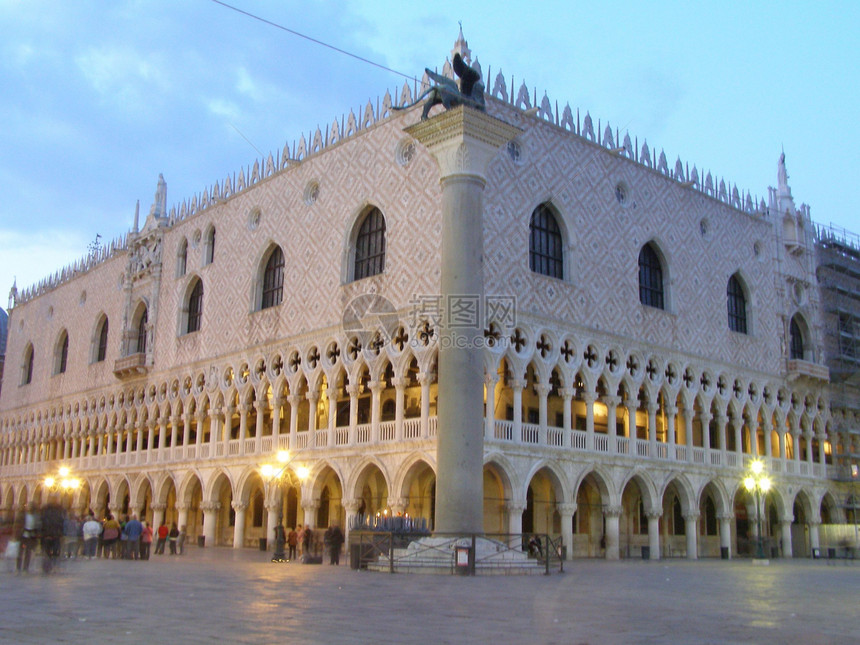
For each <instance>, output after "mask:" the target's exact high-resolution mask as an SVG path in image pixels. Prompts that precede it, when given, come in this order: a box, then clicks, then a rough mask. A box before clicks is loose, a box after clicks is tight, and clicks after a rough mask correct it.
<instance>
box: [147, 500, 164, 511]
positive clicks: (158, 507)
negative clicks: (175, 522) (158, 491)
mask: <svg viewBox="0 0 860 645" xmlns="http://www.w3.org/2000/svg"><path fill="white" fill-rule="evenodd" d="M149 508H151V509H152V510H153V511H163V510H164V509H166V508H167V504H164V503H159V502H156V503H155V504H150V505H149Z"/></svg>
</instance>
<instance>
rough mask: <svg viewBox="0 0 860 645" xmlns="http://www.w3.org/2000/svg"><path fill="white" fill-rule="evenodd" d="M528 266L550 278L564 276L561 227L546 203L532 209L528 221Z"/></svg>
mask: <svg viewBox="0 0 860 645" xmlns="http://www.w3.org/2000/svg"><path fill="white" fill-rule="evenodd" d="M529 268H530V269H531V270H532V271H534V272H535V273H540V274H541V275H546V276H549V277H551V278H559V279H562V278H564V246H563V244H562V237H561V229H559V227H558V222H557V221H556V218H555V215H554V214H553V212H552V211H551V210H550V209H549V207H548V206H547V205H546V204H541V205H540V206H538V207H537V208H536V209H535V210H534V212H533V213H532V219H531V222H530V223H529Z"/></svg>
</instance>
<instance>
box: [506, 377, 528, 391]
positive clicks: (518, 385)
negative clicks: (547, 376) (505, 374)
mask: <svg viewBox="0 0 860 645" xmlns="http://www.w3.org/2000/svg"><path fill="white" fill-rule="evenodd" d="M510 384H511V389H512V390H520V391H522V389H523V388H524V387H525V386H526V382H525V381H523V380H520V379H511V381H510Z"/></svg>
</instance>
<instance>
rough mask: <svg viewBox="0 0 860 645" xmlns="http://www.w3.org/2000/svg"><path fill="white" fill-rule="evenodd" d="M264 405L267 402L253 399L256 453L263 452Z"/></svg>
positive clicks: (265, 405)
mask: <svg viewBox="0 0 860 645" xmlns="http://www.w3.org/2000/svg"><path fill="white" fill-rule="evenodd" d="M266 407H267V403H266V401H265V400H261V399H258V400H256V401H254V411H255V412H256V413H257V418H256V424H255V427H254V439H255V442H254V451H255V452H256V453H257V454H258V455H259V454H260V453H261V452H263V429H264V428H265V423H266Z"/></svg>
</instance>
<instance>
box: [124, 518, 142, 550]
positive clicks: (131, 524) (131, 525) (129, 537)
mask: <svg viewBox="0 0 860 645" xmlns="http://www.w3.org/2000/svg"><path fill="white" fill-rule="evenodd" d="M125 535H126V549H127V553H128V559H129V560H137V559H139V558H140V536H141V535H143V524H141V523H140V520H138V519H137V515H132V516H131V519H130V520H129V521H128V522H127V523H126V525H125Z"/></svg>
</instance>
